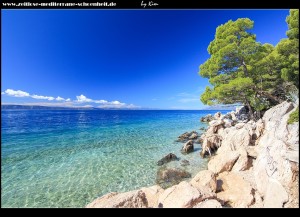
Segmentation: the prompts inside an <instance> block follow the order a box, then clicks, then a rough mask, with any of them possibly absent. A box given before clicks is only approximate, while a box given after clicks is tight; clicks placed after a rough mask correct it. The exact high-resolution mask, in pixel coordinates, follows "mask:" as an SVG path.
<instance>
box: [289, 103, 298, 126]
mask: <svg viewBox="0 0 300 217" xmlns="http://www.w3.org/2000/svg"><path fill="white" fill-rule="evenodd" d="M295 122H299V106H298V107H297V109H296V110H295V111H293V112H292V113H290V116H289V119H288V124H292V123H295Z"/></svg>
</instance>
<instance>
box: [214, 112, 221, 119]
mask: <svg viewBox="0 0 300 217" xmlns="http://www.w3.org/2000/svg"><path fill="white" fill-rule="evenodd" d="M221 115H222V114H221V112H217V113H216V114H215V115H214V118H215V119H219V118H220V117H221Z"/></svg>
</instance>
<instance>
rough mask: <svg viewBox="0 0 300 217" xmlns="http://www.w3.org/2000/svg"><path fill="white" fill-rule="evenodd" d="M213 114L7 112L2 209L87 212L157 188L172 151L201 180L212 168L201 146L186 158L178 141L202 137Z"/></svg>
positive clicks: (3, 134) (4, 117) (4, 113)
mask: <svg viewBox="0 0 300 217" xmlns="http://www.w3.org/2000/svg"><path fill="white" fill-rule="evenodd" d="M208 113H211V114H213V113H214V111H131V110H129V111H120V110H108V111H102V110H80V111H78V110H61V111H58V110H52V111H51V110H4V111H2V113H1V117H2V123H1V133H2V137H1V191H2V192H1V203H2V207H84V206H85V205H86V204H88V203H89V202H91V201H92V200H93V199H95V198H97V197H98V196H101V195H103V194H105V193H108V192H111V191H120V192H122V191H129V190H134V189H137V188H140V187H143V186H151V185H154V184H155V178H156V172H157V169H158V166H157V165H156V162H157V161H158V160H159V159H160V158H162V157H163V156H164V155H166V154H168V153H169V152H173V153H175V154H176V155H177V156H178V157H180V158H181V160H182V159H187V160H189V161H190V165H189V166H187V167H182V168H184V169H186V170H187V171H189V172H191V173H192V174H193V175H194V174H196V173H197V172H198V171H199V170H201V169H205V168H206V164H207V163H206V160H203V159H201V158H200V157H199V152H200V145H199V144H196V145H195V152H193V153H191V154H188V155H182V154H181V153H180V149H181V147H182V145H183V144H182V143H177V142H175V140H176V139H177V137H178V136H179V135H180V134H182V133H184V132H186V131H192V130H196V131H197V132H199V133H200V132H201V131H200V130H199V128H200V127H206V124H202V123H200V121H199V119H200V117H201V116H203V115H206V114H208ZM169 166H174V167H181V166H180V163H179V162H171V163H170V164H169Z"/></svg>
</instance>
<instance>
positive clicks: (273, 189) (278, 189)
mask: <svg viewBox="0 0 300 217" xmlns="http://www.w3.org/2000/svg"><path fill="white" fill-rule="evenodd" d="M288 199H289V196H288V194H287V192H286V191H285V189H284V187H282V185H281V184H280V183H279V182H277V181H276V180H270V181H269V183H268V187H267V190H266V196H265V199H264V208H282V207H283V204H284V203H286V202H287V201H288Z"/></svg>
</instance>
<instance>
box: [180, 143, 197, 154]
mask: <svg viewBox="0 0 300 217" xmlns="http://www.w3.org/2000/svg"><path fill="white" fill-rule="evenodd" d="M193 151H194V142H193V140H189V141H188V142H186V143H185V144H184V145H183V147H182V149H181V152H182V153H183V154H188V153H190V152H193Z"/></svg>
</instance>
